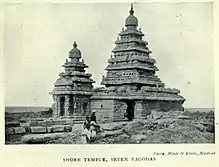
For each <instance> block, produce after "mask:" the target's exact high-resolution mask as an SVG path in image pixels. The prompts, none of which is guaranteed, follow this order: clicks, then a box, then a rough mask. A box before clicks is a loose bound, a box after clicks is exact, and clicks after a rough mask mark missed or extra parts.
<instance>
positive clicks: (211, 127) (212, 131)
mask: <svg viewBox="0 0 219 167" xmlns="http://www.w3.org/2000/svg"><path fill="white" fill-rule="evenodd" d="M206 131H207V132H211V133H214V132H215V126H214V125H213V124H209V125H208V126H207V128H206Z"/></svg>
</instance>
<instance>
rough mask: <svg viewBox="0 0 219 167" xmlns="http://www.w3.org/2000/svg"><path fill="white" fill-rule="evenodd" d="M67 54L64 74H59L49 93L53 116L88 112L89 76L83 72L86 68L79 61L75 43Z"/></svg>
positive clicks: (90, 91)
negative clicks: (53, 102)
mask: <svg viewBox="0 0 219 167" xmlns="http://www.w3.org/2000/svg"><path fill="white" fill-rule="evenodd" d="M73 47H74V48H73V49H71V51H70V52H69V58H70V61H69V60H68V59H66V62H65V64H64V65H63V67H64V68H65V72H62V73H60V74H59V78H58V79H57V80H56V82H55V84H54V85H55V88H54V89H53V91H52V92H51V94H52V95H53V97H55V98H54V99H57V100H56V101H55V100H54V101H55V104H54V106H57V107H54V108H55V111H54V116H69V115H70V116H71V115H85V114H88V113H89V112H90V97H91V96H92V95H93V92H92V89H93V86H92V83H94V81H93V79H91V78H90V77H91V74H89V73H86V72H85V68H87V67H88V66H87V65H86V64H84V60H83V59H82V60H80V58H81V51H80V50H79V49H78V48H77V44H76V42H74V44H73Z"/></svg>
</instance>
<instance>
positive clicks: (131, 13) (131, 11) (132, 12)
mask: <svg viewBox="0 0 219 167" xmlns="http://www.w3.org/2000/svg"><path fill="white" fill-rule="evenodd" d="M129 13H130V15H133V14H134V10H133V3H131V10H130V11H129Z"/></svg>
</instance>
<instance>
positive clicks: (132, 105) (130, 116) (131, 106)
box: [125, 100, 135, 121]
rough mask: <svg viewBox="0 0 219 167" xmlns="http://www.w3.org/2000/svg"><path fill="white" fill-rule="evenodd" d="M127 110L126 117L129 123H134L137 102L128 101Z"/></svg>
mask: <svg viewBox="0 0 219 167" xmlns="http://www.w3.org/2000/svg"><path fill="white" fill-rule="evenodd" d="M126 104H127V109H126V114H125V116H126V117H127V118H128V120H129V121H132V120H133V118H134V116H135V115H134V110H135V102H134V101H132V100H127V101H126Z"/></svg>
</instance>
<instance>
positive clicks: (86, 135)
mask: <svg viewBox="0 0 219 167" xmlns="http://www.w3.org/2000/svg"><path fill="white" fill-rule="evenodd" d="M90 134H91V133H90V131H89V129H87V128H85V129H84V131H83V132H82V134H81V139H80V142H79V144H87V143H89V142H90Z"/></svg>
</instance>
